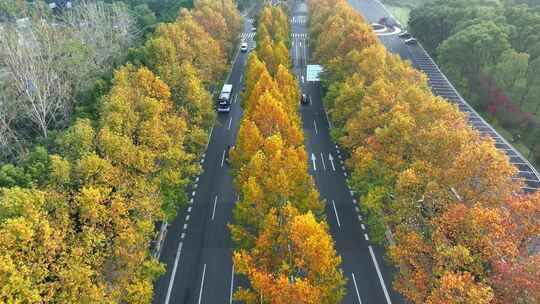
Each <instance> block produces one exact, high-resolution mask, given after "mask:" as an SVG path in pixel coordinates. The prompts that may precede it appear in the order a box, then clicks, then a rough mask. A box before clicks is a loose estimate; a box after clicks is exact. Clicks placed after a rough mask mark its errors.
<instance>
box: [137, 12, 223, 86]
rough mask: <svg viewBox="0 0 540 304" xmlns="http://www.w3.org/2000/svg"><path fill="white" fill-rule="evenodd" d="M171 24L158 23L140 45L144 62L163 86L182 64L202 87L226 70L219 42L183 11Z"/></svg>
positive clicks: (172, 77)
mask: <svg viewBox="0 0 540 304" xmlns="http://www.w3.org/2000/svg"><path fill="white" fill-rule="evenodd" d="M181 15H182V16H183V17H182V18H181V19H180V20H177V21H176V22H174V23H165V24H161V25H160V26H159V27H158V28H157V29H156V31H155V33H154V35H153V37H152V38H151V39H149V40H148V41H147V42H146V44H145V46H144V49H143V50H144V54H145V62H146V63H147V64H148V65H149V67H150V68H152V70H154V71H155V72H156V74H158V75H160V77H161V78H162V79H163V80H164V81H165V82H167V83H169V81H171V80H174V79H175V78H176V77H178V76H177V74H178V73H179V72H178V69H179V68H180V67H181V65H182V63H183V62H184V61H187V62H190V63H192V64H193V66H194V67H195V68H196V70H197V72H198V74H199V77H200V78H201V80H202V81H203V83H204V84H205V85H207V86H208V85H210V84H212V83H214V82H216V81H217V80H218V79H219V78H220V77H221V76H222V75H223V74H224V73H225V71H226V69H227V63H226V55H225V52H224V50H223V49H222V47H221V46H220V44H219V42H218V41H216V40H215V39H214V38H212V36H211V35H210V34H209V33H208V32H206V31H205V30H204V28H203V27H202V26H201V25H199V24H198V23H197V22H196V21H195V20H194V18H193V17H192V16H191V13H190V12H188V11H187V10H185V9H184V10H183V11H182V12H181Z"/></svg>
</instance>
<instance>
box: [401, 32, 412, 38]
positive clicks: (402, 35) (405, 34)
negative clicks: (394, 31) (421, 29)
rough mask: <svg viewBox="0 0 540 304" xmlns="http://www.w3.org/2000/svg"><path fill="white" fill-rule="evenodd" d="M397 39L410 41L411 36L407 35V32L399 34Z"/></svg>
mask: <svg viewBox="0 0 540 304" xmlns="http://www.w3.org/2000/svg"><path fill="white" fill-rule="evenodd" d="M398 37H399V38H401V39H411V38H412V34H411V33H409V32H403V33H401V34H399V35H398Z"/></svg>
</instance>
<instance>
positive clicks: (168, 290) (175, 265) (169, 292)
mask: <svg viewBox="0 0 540 304" xmlns="http://www.w3.org/2000/svg"><path fill="white" fill-rule="evenodd" d="M182 246H183V243H182V242H180V244H178V249H177V250H176V258H175V259H174V266H173V270H172V273H171V278H170V280H169V287H168V288H167V296H166V297H165V304H169V301H170V300H171V292H172V288H173V285H174V277H175V276H176V269H177V268H178V261H179V260H180V253H182Z"/></svg>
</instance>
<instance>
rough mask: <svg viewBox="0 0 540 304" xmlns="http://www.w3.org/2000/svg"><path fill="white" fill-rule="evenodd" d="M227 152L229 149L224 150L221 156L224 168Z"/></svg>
mask: <svg viewBox="0 0 540 304" xmlns="http://www.w3.org/2000/svg"><path fill="white" fill-rule="evenodd" d="M225 153H227V150H223V156H222V157H221V168H223V164H224V163H225Z"/></svg>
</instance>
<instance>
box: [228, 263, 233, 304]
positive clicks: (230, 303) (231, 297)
mask: <svg viewBox="0 0 540 304" xmlns="http://www.w3.org/2000/svg"><path fill="white" fill-rule="evenodd" d="M233 291H234V264H233V265H232V271H231V295H230V296H229V304H232V299H233Z"/></svg>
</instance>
